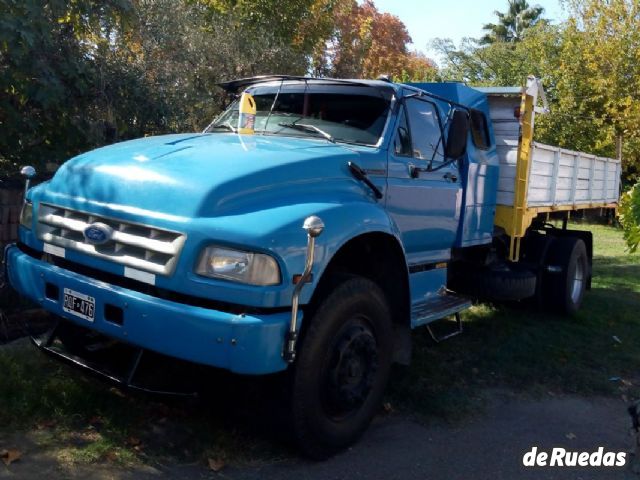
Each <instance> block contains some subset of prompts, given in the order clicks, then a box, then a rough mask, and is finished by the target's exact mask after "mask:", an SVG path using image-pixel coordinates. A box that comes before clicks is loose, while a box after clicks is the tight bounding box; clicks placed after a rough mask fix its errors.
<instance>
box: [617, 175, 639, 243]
mask: <svg viewBox="0 0 640 480" xmlns="http://www.w3.org/2000/svg"><path fill="white" fill-rule="evenodd" d="M620 223H621V224H622V227H623V228H624V239H625V240H626V242H627V246H628V247H629V251H631V252H635V251H636V250H637V249H638V247H639V246H640V183H637V184H636V185H634V186H633V187H631V188H630V189H629V191H627V192H625V193H624V194H623V195H622V197H621V198H620Z"/></svg>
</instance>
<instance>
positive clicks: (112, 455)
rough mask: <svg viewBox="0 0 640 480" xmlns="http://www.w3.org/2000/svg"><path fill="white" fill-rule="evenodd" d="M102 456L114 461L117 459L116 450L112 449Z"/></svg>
mask: <svg viewBox="0 0 640 480" xmlns="http://www.w3.org/2000/svg"><path fill="white" fill-rule="evenodd" d="M104 458H106V459H107V460H109V461H110V462H115V461H116V460H118V452H116V451H114V450H109V451H108V452H107V453H106V454H105V455H104Z"/></svg>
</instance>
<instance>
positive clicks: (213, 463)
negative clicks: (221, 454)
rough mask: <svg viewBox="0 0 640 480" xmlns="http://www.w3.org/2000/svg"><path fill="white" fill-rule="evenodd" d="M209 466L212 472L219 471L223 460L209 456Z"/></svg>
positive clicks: (222, 466) (222, 465)
mask: <svg viewBox="0 0 640 480" xmlns="http://www.w3.org/2000/svg"><path fill="white" fill-rule="evenodd" d="M209 468H210V469H211V470H213V471H214V472H219V471H220V470H222V469H223V468H224V460H220V459H213V458H210V459H209Z"/></svg>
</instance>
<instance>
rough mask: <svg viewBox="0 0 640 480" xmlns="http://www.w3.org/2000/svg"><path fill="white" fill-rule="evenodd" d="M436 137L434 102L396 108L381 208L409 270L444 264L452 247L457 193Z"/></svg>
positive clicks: (413, 101) (456, 180)
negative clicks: (399, 240) (390, 220)
mask: <svg viewBox="0 0 640 480" xmlns="http://www.w3.org/2000/svg"><path fill="white" fill-rule="evenodd" d="M441 132H442V123H441V121H440V117H439V114H438V108H437V106H436V105H435V104H434V103H433V102H431V101H429V100H428V99H426V98H423V97H409V98H405V99H404V101H403V102H402V103H401V104H400V107H399V112H398V116H397V120H396V126H395V132H394V136H393V137H392V141H391V144H390V147H389V169H388V183H387V187H388V190H387V196H386V206H387V210H388V212H389V214H390V215H391V217H392V218H393V220H394V221H395V223H396V225H397V226H398V228H399V230H400V233H401V236H402V240H403V243H404V247H405V251H406V253H407V260H408V262H409V265H410V266H419V265H422V264H428V263H430V262H438V261H443V260H448V259H449V258H450V256H451V247H452V246H453V243H454V241H455V236H456V232H457V228H458V222H459V218H460V203H461V197H462V195H461V194H462V188H461V184H460V173H459V170H458V166H457V163H453V164H450V165H445V158H444V147H443V143H444V142H443V138H442V135H441ZM429 166H431V168H430V169H429V168H428V167H429ZM427 170H433V171H427Z"/></svg>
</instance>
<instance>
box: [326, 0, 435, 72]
mask: <svg viewBox="0 0 640 480" xmlns="http://www.w3.org/2000/svg"><path fill="white" fill-rule="evenodd" d="M410 43H411V37H410V36H409V32H408V31H407V28H406V26H405V25H404V23H403V22H402V21H401V20H400V19H399V18H398V17H396V16H395V15H391V14H389V13H382V12H380V11H379V10H378V9H377V8H376V6H375V4H374V2H373V1H372V0H366V1H365V2H364V3H362V4H358V3H357V2H356V1H355V0H349V1H348V3H345V4H343V5H342V6H341V7H340V8H337V9H336V19H335V30H334V32H333V34H332V35H331V37H330V38H329V41H328V42H327V48H326V55H325V56H324V58H322V62H321V64H320V65H319V66H316V72H318V73H321V74H323V75H327V76H334V77H340V78H377V77H378V76H380V75H389V76H390V77H394V78H399V79H401V78H409V79H414V78H415V79H418V80H422V79H429V78H433V77H434V76H435V72H436V66H435V63H434V62H433V61H431V60H430V59H428V58H427V57H426V56H425V55H424V54H421V53H418V52H411V51H409V49H408V45H409V44H410Z"/></svg>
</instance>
